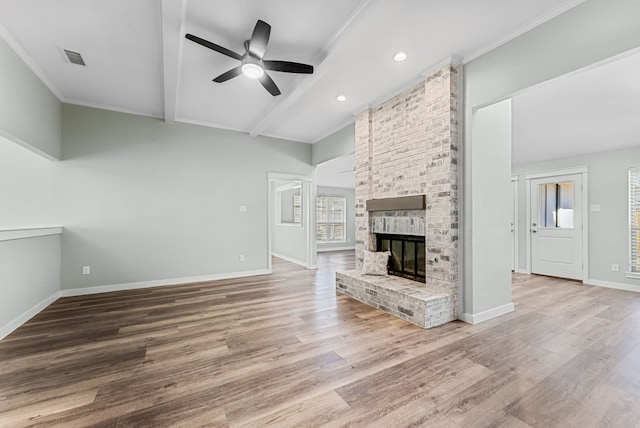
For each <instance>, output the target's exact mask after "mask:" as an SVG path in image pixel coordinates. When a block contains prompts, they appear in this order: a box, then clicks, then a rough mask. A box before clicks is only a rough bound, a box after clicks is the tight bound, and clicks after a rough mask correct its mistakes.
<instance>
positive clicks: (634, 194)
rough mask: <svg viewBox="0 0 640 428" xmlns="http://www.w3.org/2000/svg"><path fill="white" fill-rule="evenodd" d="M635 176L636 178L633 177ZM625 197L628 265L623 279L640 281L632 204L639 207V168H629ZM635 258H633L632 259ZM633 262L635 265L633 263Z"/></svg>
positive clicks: (639, 254)
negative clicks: (636, 183)
mask: <svg viewBox="0 0 640 428" xmlns="http://www.w3.org/2000/svg"><path fill="white" fill-rule="evenodd" d="M636 174H637V177H633V176H634V175H636ZM633 182H638V187H637V189H634V186H633V184H632V183H633ZM627 197H628V201H627V203H628V207H627V213H628V216H629V217H628V223H627V227H628V229H627V233H628V235H627V238H628V239H629V264H628V268H629V269H628V271H627V272H625V277H627V278H633V279H640V239H638V234H640V227H637V226H634V222H635V213H634V204H633V202H634V201H636V205H639V206H640V166H638V167H633V168H629V172H628V175H627ZM634 233H635V234H636V248H635V254H634V248H633V234H634ZM634 256H635V257H634ZM634 260H635V263H634Z"/></svg>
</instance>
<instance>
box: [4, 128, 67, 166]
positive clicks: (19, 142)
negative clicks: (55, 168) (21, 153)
mask: <svg viewBox="0 0 640 428" xmlns="http://www.w3.org/2000/svg"><path fill="white" fill-rule="evenodd" d="M0 138H6V139H7V140H9V141H11V142H12V143H15V144H17V145H19V146H22V147H24V148H25V149H27V150H29V151H31V152H33V153H35V154H37V155H40V156H42V157H43V158H45V159H47V160H50V161H53V162H57V161H60V159H58V158H56V157H54V156H52V155H50V154H49V153H47V152H45V151H43V150H41V149H39V148H37V147H36V146H34V145H31V144H29V143H27V142H26V141H24V140H23V139H21V138H18V137H16V136H15V135H13V134H12V133H10V132H7V131H5V130H4V129H0Z"/></svg>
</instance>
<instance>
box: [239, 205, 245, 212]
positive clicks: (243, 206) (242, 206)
mask: <svg viewBox="0 0 640 428" xmlns="http://www.w3.org/2000/svg"><path fill="white" fill-rule="evenodd" d="M240 212H241V213H246V212H247V206H246V205H240Z"/></svg>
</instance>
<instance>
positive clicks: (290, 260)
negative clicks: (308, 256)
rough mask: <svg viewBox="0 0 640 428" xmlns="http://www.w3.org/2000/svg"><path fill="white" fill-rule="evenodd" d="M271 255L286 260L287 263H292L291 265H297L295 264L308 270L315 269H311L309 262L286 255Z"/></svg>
mask: <svg viewBox="0 0 640 428" xmlns="http://www.w3.org/2000/svg"><path fill="white" fill-rule="evenodd" d="M271 255H272V256H274V257H277V258H279V259H282V260H286V261H288V262H291V263H295V264H297V265H300V266H302V267H305V268H307V269H314V267H309V265H308V264H307V262H305V261H302V260H298V259H294V258H293V257H289V256H285V255H284V254H280V253H274V252H272V253H271Z"/></svg>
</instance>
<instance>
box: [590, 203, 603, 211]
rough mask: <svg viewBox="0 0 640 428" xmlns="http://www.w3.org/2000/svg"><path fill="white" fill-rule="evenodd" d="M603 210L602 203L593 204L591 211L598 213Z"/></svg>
mask: <svg viewBox="0 0 640 428" xmlns="http://www.w3.org/2000/svg"><path fill="white" fill-rule="evenodd" d="M600 211H602V206H601V205H600V204H593V205H591V212H592V213H597V212H600Z"/></svg>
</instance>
